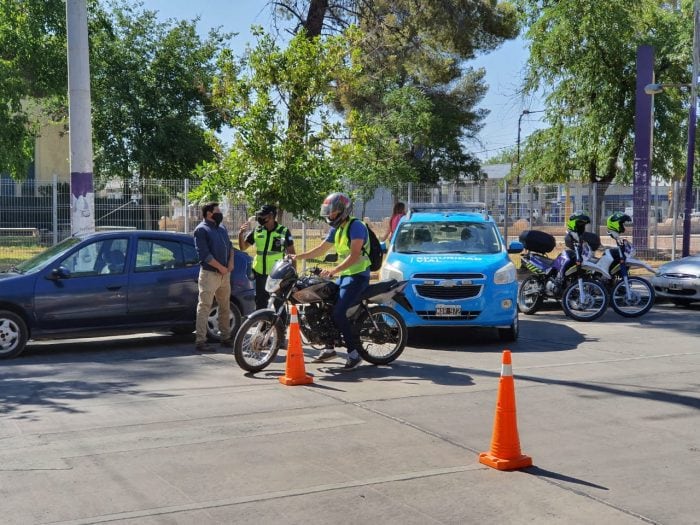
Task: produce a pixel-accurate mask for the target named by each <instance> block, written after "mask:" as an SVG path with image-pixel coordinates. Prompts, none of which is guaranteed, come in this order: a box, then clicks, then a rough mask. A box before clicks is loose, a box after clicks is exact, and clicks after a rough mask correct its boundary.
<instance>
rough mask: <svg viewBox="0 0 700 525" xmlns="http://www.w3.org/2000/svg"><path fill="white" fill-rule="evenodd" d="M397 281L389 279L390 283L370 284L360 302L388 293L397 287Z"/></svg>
mask: <svg viewBox="0 0 700 525" xmlns="http://www.w3.org/2000/svg"><path fill="white" fill-rule="evenodd" d="M396 283H397V281H396V279H389V280H388V281H381V282H378V283H375V284H370V285H369V286H368V287H367V288H366V289H365V291H364V292H362V295H361V296H360V299H359V301H358V302H360V301H362V300H364V299H369V298H370V297H374V296H375V295H379V294H381V293H385V292H388V291H389V290H391V289H392V288H393V287H394V286H396Z"/></svg>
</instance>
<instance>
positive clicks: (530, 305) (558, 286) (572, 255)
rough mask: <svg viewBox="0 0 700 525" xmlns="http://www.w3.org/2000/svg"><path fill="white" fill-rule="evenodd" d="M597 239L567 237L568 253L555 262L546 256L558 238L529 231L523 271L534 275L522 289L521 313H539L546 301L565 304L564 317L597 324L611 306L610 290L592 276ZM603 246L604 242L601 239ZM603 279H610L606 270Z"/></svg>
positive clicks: (572, 234)
mask: <svg viewBox="0 0 700 525" xmlns="http://www.w3.org/2000/svg"><path fill="white" fill-rule="evenodd" d="M596 238H598V236H597V235H595V236H594V235H593V234H589V233H587V232H586V233H584V235H581V236H579V234H577V233H575V232H569V233H567V235H566V238H565V243H566V245H567V249H565V250H563V251H562V252H561V253H560V254H559V255H558V256H557V257H556V258H555V259H550V258H549V257H548V256H547V255H546V254H547V253H548V252H551V251H552V250H553V249H554V247H555V246H556V241H555V239H554V237H552V236H551V235H549V234H548V233H546V232H542V231H538V230H528V231H525V232H523V233H522V234H521V235H520V242H522V243H523V245H524V246H525V249H526V250H527V251H526V252H525V253H523V254H522V255H521V257H520V260H521V268H523V269H526V270H528V271H529V272H531V273H532V275H530V276H529V277H527V278H526V279H525V280H524V281H523V282H522V283H520V286H519V287H518V309H519V310H520V311H521V312H522V313H524V314H526V315H532V314H534V313H536V312H537V311H538V310H539V309H540V308H541V307H542V305H543V303H544V300H545V299H546V298H552V299H556V300H559V301H561V304H562V308H563V309H564V313H565V314H566V315H567V316H568V317H571V318H572V319H574V320H576V321H593V320H595V319H597V318H598V317H600V316H601V315H603V313H604V312H605V309H606V308H607V306H608V301H609V293H608V291H607V289H606V287H605V286H604V285H603V284H601V283H600V282H599V281H598V280H597V279H596V278H593V277H592V276H591V275H590V273H587V272H590V271H591V269H592V267H593V266H592V263H591V261H590V257H591V255H592V251H593V249H592V246H591V245H593V247H595V243H596ZM597 244H598V245H600V238H598V239H597ZM598 271H599V272H600V273H601V275H604V276H607V278H610V275H609V274H607V272H606V271H604V270H602V269H600V268H599V269H598Z"/></svg>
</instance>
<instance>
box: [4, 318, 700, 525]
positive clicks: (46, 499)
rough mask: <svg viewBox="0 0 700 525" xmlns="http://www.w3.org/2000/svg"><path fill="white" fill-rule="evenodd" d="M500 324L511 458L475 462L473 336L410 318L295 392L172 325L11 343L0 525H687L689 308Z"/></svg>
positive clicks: (692, 437)
mask: <svg viewBox="0 0 700 525" xmlns="http://www.w3.org/2000/svg"><path fill="white" fill-rule="evenodd" d="M521 325H522V331H521V338H520V340H519V341H518V343H517V344H514V345H511V347H510V349H511V350H512V351H513V370H514V374H515V389H516V398H517V407H518V425H519V430H520V442H521V446H522V449H523V452H524V453H526V454H528V455H530V456H532V458H533V460H534V464H535V466H534V467H531V468H528V469H525V470H522V471H515V472H500V471H496V470H493V469H491V468H488V467H486V466H484V465H481V464H480V463H479V462H478V460H477V455H478V452H481V451H486V450H488V448H489V443H490V439H491V431H492V425H493V414H494V407H495V401H496V390H497V384H498V379H499V373H500V361H501V351H502V350H503V346H502V345H501V344H499V343H497V342H496V341H495V340H494V339H493V338H491V337H490V335H489V334H487V335H482V334H479V333H473V332H470V331H452V332H446V331H444V330H442V331H441V330H435V331H424V332H420V333H412V334H411V345H412V346H411V347H410V348H407V349H406V351H405V353H404V354H403V355H402V356H401V359H400V360H399V361H398V362H397V363H395V364H394V365H393V366H391V367H372V366H369V365H363V366H361V367H360V368H359V369H358V370H355V371H352V372H346V373H340V372H338V370H337V369H338V368H339V367H340V366H341V365H342V363H343V360H342V359H341V358H339V359H338V360H337V362H332V363H325V364H324V365H312V364H309V363H308V362H307V365H306V370H307V372H310V373H313V374H315V377H316V380H315V383H314V384H313V385H309V386H297V387H285V386H282V385H280V384H279V382H278V380H277V378H278V377H279V376H280V375H281V374H282V373H283V371H284V363H283V361H282V359H281V358H280V360H279V362H278V363H276V364H275V365H274V366H271V367H270V368H269V369H267V370H265V371H264V372H262V373H260V374H257V375H255V376H251V375H246V374H244V372H243V371H242V370H240V369H239V368H238V367H237V366H236V364H235V361H234V359H233V357H232V356H230V355H224V354H211V355H194V354H193V352H192V351H191V347H192V343H191V342H189V341H186V340H184V339H182V338H174V337H164V336H152V337H137V338H121V339H119V340H104V339H103V340H91V341H81V342H62V343H44V344H38V345H33V346H32V347H31V348H30V351H29V352H28V353H27V354H26V355H25V356H23V357H21V358H19V359H16V360H12V361H3V362H2V363H1V364H0V380H1V381H2V382H1V383H0V384H1V385H2V388H0V403H1V405H0V406H1V409H0V444H2V447H1V448H0V501H1V502H2V503H1V504H0V505H1V508H2V514H1V515H2V518H0V522H2V523H5V524H15V523H16V524H28V523H62V524H68V523H70V524H74V523H75V524H77V523H104V522H116V523H134V524H135V523H138V524H156V523H158V524H160V523H168V524H171V523H183V524H185V523H197V524H198V525H201V524H209V523H256V524H268V523H270V524H272V523H287V524H289V523H292V524H297V523H298V524H302V523H319V524H321V523H348V524H350V523H390V524H393V523H396V524H399V523H401V524H413V523H415V524H423V523H454V524H458V523H479V524H482V523H487V524H488V523H493V524H503V523H582V524H588V523H590V524H593V523H597V524H599V523H615V524H626V523H637V524H639V523H664V524H686V523H688V524H690V523H700V515H699V514H698V512H697V503H696V501H695V500H696V499H697V497H696V495H697V487H696V484H697V480H698V479H700V437H699V433H698V429H700V412H699V409H700V394H699V393H698V385H699V384H700V381H699V380H698V377H700V376H699V372H700V345H699V344H698V341H700V338H699V337H698V336H700V309H697V308H696V309H692V310H682V309H677V308H673V307H670V306H656V307H655V308H654V309H653V310H652V311H651V312H650V313H649V314H648V315H647V316H645V317H643V318H641V319H639V320H626V319H623V318H621V317H619V316H616V315H615V314H614V312H608V313H606V314H605V316H604V317H603V318H602V320H601V321H600V322H597V323H575V322H572V321H568V320H567V319H566V318H565V317H564V316H563V314H562V313H561V312H559V311H556V310H552V311H549V312H544V313H541V314H537V315H535V316H529V317H525V316H522V317H521ZM310 352H311V351H310V350H309V355H310ZM307 361H308V360H307Z"/></svg>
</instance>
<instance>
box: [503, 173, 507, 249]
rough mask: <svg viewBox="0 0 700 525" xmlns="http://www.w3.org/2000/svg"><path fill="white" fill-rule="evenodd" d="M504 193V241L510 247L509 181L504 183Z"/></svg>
mask: <svg viewBox="0 0 700 525" xmlns="http://www.w3.org/2000/svg"><path fill="white" fill-rule="evenodd" d="M503 191H505V197H506V202H505V204H504V205H503V240H504V241H505V243H506V246H507V245H508V180H507V179H505V180H504V181H503Z"/></svg>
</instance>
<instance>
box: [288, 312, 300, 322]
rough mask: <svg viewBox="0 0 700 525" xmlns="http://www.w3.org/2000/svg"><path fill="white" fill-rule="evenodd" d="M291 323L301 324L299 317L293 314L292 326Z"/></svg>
mask: <svg viewBox="0 0 700 525" xmlns="http://www.w3.org/2000/svg"><path fill="white" fill-rule="evenodd" d="M291 323H294V324H299V319H298V317H297V314H292V317H291V321H290V324H291Z"/></svg>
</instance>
